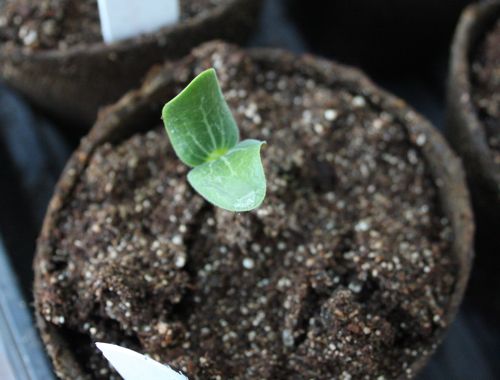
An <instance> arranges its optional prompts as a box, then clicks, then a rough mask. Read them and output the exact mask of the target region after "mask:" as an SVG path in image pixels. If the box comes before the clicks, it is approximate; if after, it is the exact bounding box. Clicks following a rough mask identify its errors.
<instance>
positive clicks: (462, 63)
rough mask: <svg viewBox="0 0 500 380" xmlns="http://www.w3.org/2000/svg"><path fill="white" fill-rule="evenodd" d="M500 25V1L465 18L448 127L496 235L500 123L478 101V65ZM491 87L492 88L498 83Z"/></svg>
mask: <svg viewBox="0 0 500 380" xmlns="http://www.w3.org/2000/svg"><path fill="white" fill-rule="evenodd" d="M499 19H500V1H485V2H482V3H480V4H474V5H471V6H469V7H468V8H467V9H466V10H465V11H464V13H463V14H462V17H461V19H460V22H459V24H458V26H457V30H456V32H455V38H454V41H453V46H452V51H451V57H450V69H449V77H448V90H447V123H446V124H447V125H446V134H447V137H448V138H449V140H450V142H451V144H452V146H453V147H454V149H455V150H456V151H457V152H458V153H459V155H460V156H461V157H462V160H463V163H464V166H465V169H466V172H467V178H468V181H469V183H470V189H471V194H472V197H473V200H474V204H475V207H476V209H477V214H478V215H477V216H478V217H479V218H485V219H484V220H485V221H487V223H485V225H487V224H492V227H493V229H497V228H496V227H498V223H499V222H500V162H499V157H500V152H499V148H498V147H496V148H494V147H493V146H491V144H490V142H489V139H491V138H496V140H497V141H498V139H500V119H498V118H497V119H496V120H492V119H491V118H490V120H488V121H486V119H488V116H487V115H485V114H484V112H483V111H482V110H481V109H480V107H479V106H478V103H477V102H476V101H475V98H476V97H475V92H476V88H477V83H474V80H473V74H472V69H473V65H472V62H473V60H474V58H475V55H476V54H477V52H478V49H479V46H480V44H481V43H482V42H483V40H484V39H485V36H486V34H487V33H488V32H489V31H490V30H492V29H493V27H494V25H495V23H496V22H498V20H499ZM497 33H498V32H497ZM497 49H499V47H498V46H497ZM497 54H498V53H497ZM497 59H498V58H497ZM496 70H497V71H498V67H497V69H496ZM496 75H497V77H498V73H497V74H496ZM487 81H489V83H491V84H492V81H493V79H492V78H490V79H487ZM497 82H498V79H497ZM497 86H498V84H497ZM497 88H498V87H497ZM496 96H498V94H496ZM497 107H498V105H497ZM497 112H498V111H497ZM487 124H489V125H487ZM488 128H489V129H488Z"/></svg>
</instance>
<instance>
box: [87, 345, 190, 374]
mask: <svg viewBox="0 0 500 380" xmlns="http://www.w3.org/2000/svg"><path fill="white" fill-rule="evenodd" d="M96 346H97V348H98V349H99V350H101V352H102V353H103V355H104V356H105V358H106V359H108V361H109V362H110V363H111V365H112V366H113V367H114V368H115V369H116V371H117V372H118V373H119V374H120V375H121V376H122V377H123V378H124V379H125V380H188V378H187V377H186V376H184V375H183V374H182V373H179V372H176V371H174V370H173V369H172V368H170V367H169V366H167V365H163V364H160V363H158V362H157V361H154V360H153V359H151V358H149V357H147V356H144V355H141V354H139V353H137V352H135V351H132V350H129V349H128V348H123V347H120V346H116V345H114V344H108V343H96Z"/></svg>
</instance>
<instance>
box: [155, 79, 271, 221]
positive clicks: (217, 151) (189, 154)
mask: <svg viewBox="0 0 500 380" xmlns="http://www.w3.org/2000/svg"><path fill="white" fill-rule="evenodd" d="M162 118H163V122H164V124H165V129H166V131H167V134H168V137H169V138H170V141H171V143H172V147H173V149H174V151H175V153H176V154H177V156H178V157H179V159H180V160H181V161H182V162H183V163H185V164H186V165H188V166H190V167H192V168H193V169H192V170H191V171H190V172H189V173H188V181H189V183H190V184H191V186H192V187H193V188H194V189H195V190H196V191H197V192H198V193H199V194H200V195H201V196H202V197H204V198H205V199H206V200H207V201H208V202H210V203H212V204H214V205H215V206H217V207H220V208H223V209H225V210H229V211H234V212H243V211H250V210H253V209H255V208H257V207H259V206H260V205H261V204H262V202H263V201H264V198H265V195H266V177H265V174H264V168H263V166H262V161H261V158H260V150H261V147H262V145H263V144H264V142H262V141H258V140H244V141H241V142H239V143H238V140H239V131H238V127H237V125H236V122H235V120H234V118H233V115H232V114H231V110H230V109H229V106H228V105H227V103H226V101H225V100H224V96H223V94H222V91H221V89H220V86H219V82H218V80H217V74H216V72H215V70H214V69H208V70H206V71H203V72H202V73H201V74H199V75H198V76H197V77H196V78H195V79H194V80H193V81H192V82H191V83H190V84H189V85H188V86H187V87H186V88H185V89H184V90H183V91H181V93H180V94H179V95H177V96H176V97H175V98H174V99H172V100H171V101H169V102H168V103H167V104H165V106H164V107H163V111H162Z"/></svg>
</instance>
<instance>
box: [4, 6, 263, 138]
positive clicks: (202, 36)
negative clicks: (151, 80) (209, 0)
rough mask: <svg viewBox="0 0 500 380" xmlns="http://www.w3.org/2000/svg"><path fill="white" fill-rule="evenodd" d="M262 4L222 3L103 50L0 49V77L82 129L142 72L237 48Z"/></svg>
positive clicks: (86, 46) (79, 47) (134, 83)
mask: <svg viewBox="0 0 500 380" xmlns="http://www.w3.org/2000/svg"><path fill="white" fill-rule="evenodd" d="M261 3H262V0H223V1H221V2H220V4H218V5H216V6H214V7H213V8H212V9H210V10H208V11H206V12H201V13H200V14H197V15H195V16H194V17H192V18H187V19H185V20H183V21H181V22H179V23H178V24H175V25H172V26H168V27H165V28H163V29H161V30H159V31H158V32H156V33H152V34H146V35H143V36H140V37H137V38H133V39H128V40H124V41H121V42H117V43H114V44H110V45H106V44H104V43H103V42H98V43H91V44H85V43H83V44H76V45H75V46H72V47H69V48H67V49H63V50H60V49H52V50H29V49H25V48H23V47H22V46H19V47H17V48H13V47H12V46H9V48H6V47H5V46H4V45H5V44H4V45H2V46H0V75H1V77H2V79H3V80H4V81H5V82H7V83H8V84H9V85H10V86H12V87H13V88H15V89H17V90H18V91H19V92H21V93H22V94H24V95H25V96H26V97H27V98H28V99H29V100H30V101H32V102H33V104H35V105H36V106H38V107H40V108H41V109H43V110H45V111H47V112H48V113H49V114H51V115H53V116H56V117H57V118H58V119H60V120H62V121H64V122H67V123H71V124H70V125H71V128H77V127H80V128H82V127H83V128H88V127H90V125H91V124H92V122H93V121H94V120H95V118H96V113H97V111H98V109H99V107H101V106H103V105H106V104H109V103H111V102H113V101H115V100H117V99H118V97H119V96H120V95H122V94H123V93H124V92H125V91H127V90H128V89H130V88H132V87H134V86H137V85H138V84H139V83H140V81H141V79H142V78H143V76H144V74H145V73H146V71H147V70H148V69H149V68H150V67H151V65H153V64H155V63H159V62H162V61H163V60H164V59H167V58H176V57H181V56H182V55H184V54H186V53H188V52H189V51H190V50H191V49H192V48H193V47H194V46H196V45H198V44H200V43H202V42H203V41H207V40H210V39H214V38H218V39H226V40H228V41H232V42H237V43H242V42H244V41H245V40H246V39H247V38H248V37H249V35H250V34H251V32H252V30H253V29H254V27H255V26H256V23H257V19H258V15H259V12H260V8H261Z"/></svg>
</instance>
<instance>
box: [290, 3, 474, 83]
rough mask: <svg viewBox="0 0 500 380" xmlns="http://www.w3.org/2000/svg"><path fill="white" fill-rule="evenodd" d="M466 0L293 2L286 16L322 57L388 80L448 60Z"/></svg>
mask: <svg viewBox="0 0 500 380" xmlns="http://www.w3.org/2000/svg"><path fill="white" fill-rule="evenodd" d="M469 2H470V0H443V1H432V0H404V1H390V0H375V1H371V0H335V1H324V0H293V1H292V2H291V6H290V12H291V14H292V16H293V17H294V19H296V20H297V23H298V24H299V26H300V28H301V31H302V33H303V34H304V36H305V38H306V39H307V41H308V43H309V44H310V45H311V47H312V48H313V49H314V51H317V52H319V53H321V54H327V55H329V56H332V57H334V58H335V59H339V60H342V61H343V62H347V63H350V64H355V65H359V66H361V67H363V68H366V69H369V70H370V72H376V73H377V74H383V75H386V76H396V77H401V74H402V72H403V71H408V70H411V71H414V72H416V73H422V71H423V70H424V69H432V65H433V64H434V63H435V61H436V59H440V58H443V59H446V56H445V55H446V53H447V50H448V45H449V42H450V40H451V37H452V34H453V29H454V26H455V23H456V21H457V19H458V17H459V15H460V12H461V10H462V9H463V7H465V5H466V4H467V3H469Z"/></svg>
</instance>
